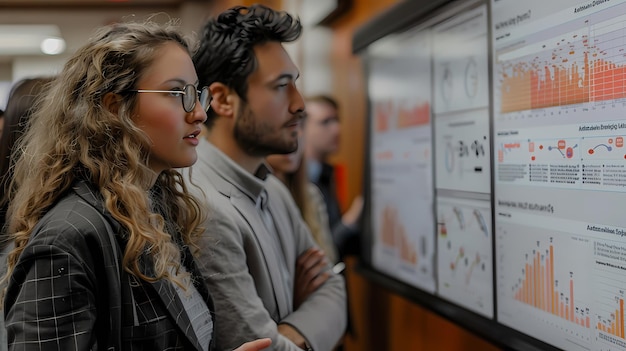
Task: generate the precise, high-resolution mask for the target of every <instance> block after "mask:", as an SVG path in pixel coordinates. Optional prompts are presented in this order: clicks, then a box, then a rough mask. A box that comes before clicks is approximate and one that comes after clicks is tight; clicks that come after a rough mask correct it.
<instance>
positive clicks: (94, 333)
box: [4, 181, 215, 351]
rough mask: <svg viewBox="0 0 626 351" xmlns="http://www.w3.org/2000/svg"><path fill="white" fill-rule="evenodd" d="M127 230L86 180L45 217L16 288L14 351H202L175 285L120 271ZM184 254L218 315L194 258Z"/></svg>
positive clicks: (11, 323)
mask: <svg viewBox="0 0 626 351" xmlns="http://www.w3.org/2000/svg"><path fill="white" fill-rule="evenodd" d="M121 232H122V227H121V226H120V224H119V222H117V221H116V220H114V219H113V217H112V216H111V215H110V214H109V213H107V212H106V211H105V209H104V205H103V203H102V200H101V198H100V194H99V192H98V191H97V190H95V189H93V187H92V186H91V185H89V184H88V183H87V182H85V181H78V182H77V183H76V184H75V186H74V187H73V188H72V189H70V190H69V191H68V192H67V193H66V194H65V195H64V196H63V197H62V198H61V199H60V200H59V201H58V202H57V203H56V204H55V205H54V206H53V207H52V208H51V209H50V210H49V211H48V212H47V213H46V214H45V215H44V216H43V218H42V219H41V220H40V221H39V223H38V224H37V226H36V228H35V230H34V231H33V235H32V237H31V239H30V241H29V242H28V244H27V246H26V248H25V249H24V251H23V252H22V254H21V256H20V258H19V260H18V263H17V266H16V267H15V270H14V271H13V274H12V276H11V278H10V280H9V283H8V288H7V293H6V298H5V305H4V308H5V314H6V327H7V333H8V341H9V349H10V350H63V351H65V350H166V349H167V350H200V346H199V343H198V340H197V338H196V336H195V333H194V332H193V328H192V326H191V323H190V321H189V317H188V315H187V313H186V312H185V310H184V307H183V305H182V302H181V301H180V299H179V297H178V295H177V293H176V291H175V289H174V287H173V285H172V284H171V283H170V282H168V281H166V280H160V281H156V282H154V283H148V282H145V281H142V280H139V279H135V278H134V276H131V275H129V274H127V273H126V272H124V271H123V270H121V269H120V267H121V260H122V257H123V249H122V247H123V245H124V241H123V239H121V236H120V233H121ZM181 250H182V252H183V264H184V265H185V267H186V269H187V270H188V271H189V272H190V273H191V274H192V275H193V277H194V282H199V284H196V288H197V289H198V291H199V292H200V294H201V295H202V297H203V298H204V299H205V301H206V302H207V305H208V307H209V309H210V310H211V311H212V310H213V305H212V301H211V299H210V297H209V295H208V291H207V290H206V287H205V286H204V284H202V280H201V278H199V277H200V275H199V274H198V270H197V267H196V266H195V264H194V262H193V258H192V256H191V253H190V252H189V250H188V249H187V248H184V249H181ZM143 264H144V268H145V270H144V272H146V273H149V272H150V270H149V269H148V268H147V267H148V266H149V265H148V264H146V262H143ZM212 314H213V313H212ZM213 320H214V319H213ZM214 339H215V338H214V337H212V341H211V346H210V349H213V344H214V341H213V340H214Z"/></svg>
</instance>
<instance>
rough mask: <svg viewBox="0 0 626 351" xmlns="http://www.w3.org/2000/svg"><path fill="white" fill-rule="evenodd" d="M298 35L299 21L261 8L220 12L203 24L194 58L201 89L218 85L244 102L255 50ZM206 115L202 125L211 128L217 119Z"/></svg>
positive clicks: (294, 38)
mask: <svg viewBox="0 0 626 351" xmlns="http://www.w3.org/2000/svg"><path fill="white" fill-rule="evenodd" d="M301 33H302V25H301V23H300V20H299V19H298V18H294V17H292V16H291V15H289V14H288V13H286V12H284V11H276V10H273V9H271V8H269V7H266V6H263V5H259V4H255V5H252V6H250V7H245V6H235V7H233V8H230V9H228V10H226V11H224V12H222V13H221V14H220V15H218V16H217V17H216V18H212V19H210V20H209V21H208V22H207V23H206V24H205V26H204V28H203V29H202V34H201V35H200V44H199V46H198V49H197V50H196V52H195V54H194V55H193V62H194V65H195V67H196V71H197V72H198V78H199V80H200V86H209V85H210V84H211V83H214V82H221V83H223V84H225V85H226V86H228V87H229V88H232V89H234V90H235V92H237V94H238V95H239V97H241V98H242V99H243V100H244V101H246V94H247V90H248V76H250V74H252V72H254V71H255V70H256V68H257V60H256V57H255V56H254V51H253V49H254V47H255V46H257V45H260V44H264V43H267V42H272V41H275V42H280V43H289V42H293V41H295V40H297V39H298V38H299V37H300V34H301ZM207 115H208V118H207V121H206V123H205V124H206V126H207V127H209V128H211V126H212V125H213V121H214V119H215V117H216V115H215V112H213V110H210V111H209V112H208V113H207Z"/></svg>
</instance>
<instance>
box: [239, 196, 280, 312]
mask: <svg viewBox="0 0 626 351" xmlns="http://www.w3.org/2000/svg"><path fill="white" fill-rule="evenodd" d="M230 201H231V203H232V204H233V206H234V207H235V208H236V209H237V211H239V213H240V214H241V216H242V217H243V218H244V219H245V220H246V221H247V222H248V224H249V225H250V227H251V231H252V233H254V237H255V239H256V241H257V243H258V245H259V247H260V248H261V251H262V252H263V257H264V258H265V265H266V268H267V272H268V275H269V276H270V278H271V280H272V286H273V290H274V297H275V299H276V306H277V308H278V313H279V315H280V316H281V317H284V316H286V315H287V314H289V312H290V310H291V309H290V308H289V300H288V298H287V297H286V296H284V293H283V291H284V289H285V287H284V286H283V284H285V282H284V281H283V279H282V278H281V275H280V272H281V268H280V261H279V258H278V257H277V256H276V255H270V254H269V253H273V252H274V249H273V247H272V244H271V243H270V242H269V240H270V238H271V236H273V235H278V234H275V233H269V232H268V231H267V228H266V227H265V224H264V223H263V220H262V219H261V216H260V215H257V213H258V211H259V210H258V209H256V208H255V206H254V204H253V203H252V201H251V200H250V199H248V198H246V196H245V195H243V194H241V193H239V192H235V193H234V194H231V196H230ZM277 254H283V253H282V252H280V253H277Z"/></svg>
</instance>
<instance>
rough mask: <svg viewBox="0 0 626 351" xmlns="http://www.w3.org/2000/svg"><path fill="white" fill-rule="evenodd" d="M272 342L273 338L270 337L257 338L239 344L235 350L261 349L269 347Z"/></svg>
mask: <svg viewBox="0 0 626 351" xmlns="http://www.w3.org/2000/svg"><path fill="white" fill-rule="evenodd" d="M271 344H272V339H270V338H264V339H257V340H254V341H250V342H247V343H245V344H243V345H241V346H239V347H238V348H236V349H235V350H233V351H260V350H263V349H265V348H267V347H269V346H270V345H271Z"/></svg>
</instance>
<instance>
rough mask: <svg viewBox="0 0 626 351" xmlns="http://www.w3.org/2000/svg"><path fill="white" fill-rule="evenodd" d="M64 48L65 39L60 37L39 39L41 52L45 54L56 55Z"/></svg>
mask: <svg viewBox="0 0 626 351" xmlns="http://www.w3.org/2000/svg"><path fill="white" fill-rule="evenodd" d="M64 50H65V40H63V39H61V38H46V39H44V40H42V41H41V52H43V53H44V54H47V55H58V54H60V53H62V52H63V51H64Z"/></svg>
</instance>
